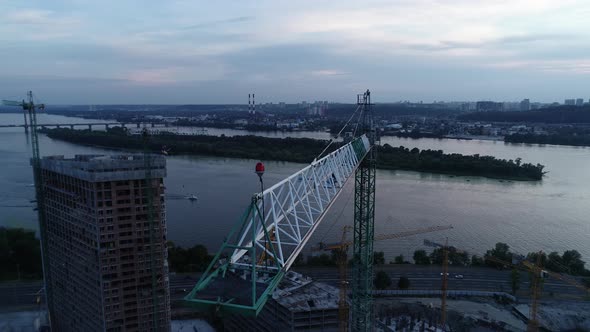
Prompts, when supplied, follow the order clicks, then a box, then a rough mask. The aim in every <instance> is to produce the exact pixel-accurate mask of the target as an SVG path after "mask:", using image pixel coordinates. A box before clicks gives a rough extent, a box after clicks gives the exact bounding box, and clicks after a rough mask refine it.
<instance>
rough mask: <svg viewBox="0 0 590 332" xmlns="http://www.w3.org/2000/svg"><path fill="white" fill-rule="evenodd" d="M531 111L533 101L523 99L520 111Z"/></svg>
mask: <svg viewBox="0 0 590 332" xmlns="http://www.w3.org/2000/svg"><path fill="white" fill-rule="evenodd" d="M530 109H531V101H530V100H528V99H523V100H522V101H521V102H520V110H521V111H528V110H530Z"/></svg>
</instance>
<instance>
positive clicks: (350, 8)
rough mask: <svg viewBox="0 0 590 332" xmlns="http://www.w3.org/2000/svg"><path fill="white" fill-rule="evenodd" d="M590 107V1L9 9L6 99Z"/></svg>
mask: <svg viewBox="0 0 590 332" xmlns="http://www.w3.org/2000/svg"><path fill="white" fill-rule="evenodd" d="M367 88H369V89H371V90H372V92H373V99H374V100H375V101H378V102H387V101H399V100H411V101H420V100H423V101H425V102H427V101H428V102H430V101H433V100H447V101H450V100H479V99H490V100H503V101H513V100H514V101H516V100H521V99H522V98H530V99H532V100H538V101H544V102H550V101H560V102H563V99H564V98H574V97H580V98H582V97H583V98H584V99H586V100H587V99H588V98H590V1H588V0H580V1H574V0H528V1H527V0H506V1H504V0H488V1H483V0H440V1H435V0H430V1H421V0H385V1H347V0H337V1H299V0H297V1H294V0H289V1H279V0H269V1H260V0H257V1H245V0H244V1H238V0H236V1H222V0H215V1H195V0H185V1H173V0H157V1H155V0H154V1H152V0H149V1H148V0H141V1H139V0H138V1H124V0H100V1H82V0H51V1H48V0H41V1H22V0H8V1H6V0H0V98H21V97H22V96H23V95H24V93H25V91H26V90H28V89H33V90H34V92H35V93H36V94H37V96H39V98H40V99H42V100H43V101H44V102H47V103H54V104H57V103H60V104H109V103H127V104H148V103H149V104H151V103H160V104H181V103H192V104H205V103H246V102H247V95H248V93H249V92H255V93H256V96H257V102H269V101H271V102H278V101H286V102H299V101H303V100H306V101H313V100H330V101H341V102H354V101H355V99H354V98H355V95H356V93H359V92H362V91H363V90H365V89H367Z"/></svg>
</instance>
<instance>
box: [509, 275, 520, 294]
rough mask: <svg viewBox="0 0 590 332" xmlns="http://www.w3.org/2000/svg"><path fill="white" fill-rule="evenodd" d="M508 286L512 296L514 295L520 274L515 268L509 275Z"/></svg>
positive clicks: (518, 284)
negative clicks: (510, 287) (510, 288)
mask: <svg viewBox="0 0 590 332" xmlns="http://www.w3.org/2000/svg"><path fill="white" fill-rule="evenodd" d="M510 285H511V286H512V295H516V291H517V290H518V289H519V288H520V272H518V270H516V268H513V269H512V272H511V273H510Z"/></svg>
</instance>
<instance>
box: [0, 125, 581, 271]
mask: <svg viewBox="0 0 590 332" xmlns="http://www.w3.org/2000/svg"><path fill="white" fill-rule="evenodd" d="M21 121H22V116H21V115H20V114H0V124H16V123H21ZM39 122H43V123H51V122H53V123H60V122H61V123H74V122H76V123H84V122H99V121H96V120H84V119H76V118H64V117H61V116H53V115H41V118H40V119H39ZM226 133H227V134H236V133H235V132H232V131H227V132H226ZM209 134H218V133H213V132H209ZM270 135H271V134H268V135H267V136H270ZM272 135H285V136H289V135H291V136H294V135H293V134H292V133H273V134H272ZM297 135H306V134H305V133H303V134H302V133H297ZM312 135H313V136H315V137H318V138H324V135H325V134H324V133H314V134H312ZM382 143H387V144H391V145H394V146H399V145H403V146H406V147H409V148H413V147H418V148H420V149H424V148H430V149H439V150H443V151H445V152H458V153H464V154H475V153H479V154H480V155H492V156H495V157H500V158H508V159H515V158H518V157H521V158H522V159H523V162H532V163H541V164H544V165H546V170H547V171H548V173H547V175H546V177H545V178H544V179H543V181H540V182H516V181H500V180H493V179H485V178H478V177H452V176H447V175H437V174H430V173H417V172H407V171H386V170H379V171H378V172H377V194H376V197H377V198H376V224H375V232H376V233H377V234H388V233H395V232H400V231H407V230H412V229H416V228H422V227H427V226H433V225H443V224H452V225H453V226H454V229H452V230H449V231H444V232H438V233H431V234H423V235H417V236H414V237H411V238H404V239H398V240H386V241H381V242H376V243H375V249H376V250H383V251H385V253H386V259H387V260H393V258H394V256H395V255H398V254H403V255H404V256H405V257H411V256H412V253H413V251H414V250H415V249H418V248H424V247H423V245H422V242H423V240H424V239H430V240H434V241H439V242H444V240H445V237H448V239H449V243H450V244H452V245H455V246H457V247H459V248H462V249H464V250H467V251H469V252H472V253H479V254H481V253H482V252H484V251H485V250H487V249H489V248H491V247H492V246H493V245H494V244H495V243H496V242H506V243H508V244H509V245H510V246H511V247H512V248H514V249H515V250H516V251H517V252H520V253H527V252H530V251H538V250H544V251H560V252H561V251H563V250H567V249H576V250H578V251H580V252H581V253H582V255H583V257H584V258H586V259H587V258H588V257H590V245H589V242H588V238H589V236H590V223H588V221H587V218H588V216H590V204H589V202H590V189H589V187H590V172H589V171H588V170H590V149H588V148H582V147H567V146H539V145H523V144H505V143H503V142H493V141H478V140H470V141H467V140H451V139H419V140H412V139H400V138H392V137H386V138H383V139H382ZM40 147H41V154H42V155H55V154H63V155H67V156H73V155H74V154H83V153H94V154H95V153H117V152H116V151H112V150H107V149H99V148H94V147H85V146H79V145H74V144H70V143H65V142H61V141H56V140H52V139H49V138H47V137H46V136H44V135H41V136H40ZM29 157H30V144H29V142H28V140H27V138H26V136H25V134H24V132H23V130H22V128H6V129H0V165H1V166H0V186H1V188H2V191H1V192H0V225H2V226H20V227H25V228H33V229H36V228H37V225H36V215H35V212H34V211H33V210H32V207H31V205H32V204H31V203H30V200H31V199H33V196H34V192H33V188H32V187H31V183H32V182H33V181H32V170H31V168H30V166H29V161H28V160H29ZM255 162H256V161H254V160H246V159H231V158H216V157H203V156H170V157H168V167H167V169H168V177H167V178H166V180H165V184H166V190H167V197H168V199H167V216H168V219H167V223H168V237H169V239H171V240H172V241H174V242H176V243H177V244H180V245H185V246H188V245H193V244H197V243H201V244H204V245H206V246H207V247H208V248H209V249H210V250H211V251H215V250H216V249H217V248H218V247H219V245H220V244H221V241H223V239H224V236H225V235H226V234H227V233H228V232H229V231H230V230H231V228H232V227H233V226H234V225H235V223H236V222H238V219H239V216H240V215H241V214H242V213H243V210H244V209H245V208H246V207H247V205H248V203H249V201H250V197H251V195H252V193H254V192H255V191H256V190H257V189H258V185H259V183H258V178H257V176H256V175H255V174H254V172H253V169H254V164H255ZM304 166H305V165H302V164H295V163H286V162H266V169H267V172H266V174H265V182H266V184H267V185H271V184H273V183H275V182H277V181H279V180H280V179H282V178H284V177H286V176H287V175H289V174H291V173H293V172H295V171H297V170H298V169H300V168H302V167H304ZM352 182H353V181H349V183H348V184H347V185H346V186H345V188H344V192H343V193H342V195H341V196H340V198H339V199H338V201H337V202H336V204H335V205H334V206H333V207H332V209H331V211H330V213H329V214H328V215H327V217H326V218H325V219H324V221H323V222H322V224H321V225H320V226H319V227H318V229H317V231H316V233H315V234H314V236H313V237H312V239H311V243H315V242H318V241H324V242H330V241H332V242H333V241H337V240H338V239H339V238H340V232H341V229H342V226H344V225H346V224H352V217H353V210H352V209H353V200H354V198H353V190H354V188H353V184H352ZM192 193H195V194H197V195H198V197H199V200H198V201H196V202H194V203H191V202H190V201H188V200H185V199H183V198H182V197H183V196H185V195H187V194H192ZM424 249H428V248H424Z"/></svg>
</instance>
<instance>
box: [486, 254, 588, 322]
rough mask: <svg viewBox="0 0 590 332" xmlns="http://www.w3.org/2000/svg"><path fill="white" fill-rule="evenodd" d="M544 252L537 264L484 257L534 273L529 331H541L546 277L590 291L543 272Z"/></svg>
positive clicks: (565, 277)
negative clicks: (543, 280)
mask: <svg viewBox="0 0 590 332" xmlns="http://www.w3.org/2000/svg"><path fill="white" fill-rule="evenodd" d="M542 255H543V252H542V251H539V253H538V254H537V260H536V262H535V263H532V262H529V261H528V260H526V259H521V260H518V261H516V262H514V263H511V262H506V261H504V260H501V259H499V258H496V257H493V256H484V259H485V260H488V261H491V262H495V263H498V264H502V265H505V266H507V267H514V268H518V269H521V270H525V271H529V272H531V273H532V277H533V278H532V280H531V308H530V311H529V322H528V325H527V331H529V332H536V331H538V330H539V320H538V318H537V309H538V307H539V299H540V298H541V280H542V279H543V278H546V277H552V278H555V279H557V280H561V281H563V282H565V283H567V284H570V285H572V286H574V287H577V288H578V289H580V290H583V291H585V292H588V291H589V288H588V287H586V286H584V285H582V284H581V283H579V282H578V281H577V280H576V279H574V278H571V277H569V276H566V275H564V274H561V273H556V272H551V271H546V270H543V268H542V266H541V256H542Z"/></svg>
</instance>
